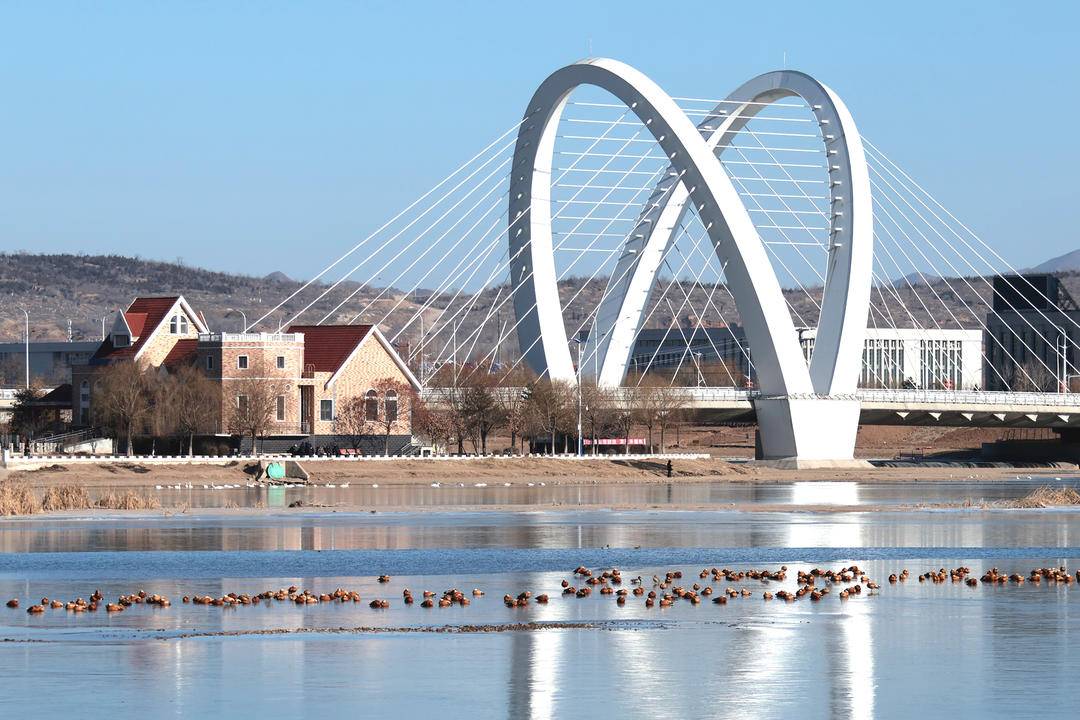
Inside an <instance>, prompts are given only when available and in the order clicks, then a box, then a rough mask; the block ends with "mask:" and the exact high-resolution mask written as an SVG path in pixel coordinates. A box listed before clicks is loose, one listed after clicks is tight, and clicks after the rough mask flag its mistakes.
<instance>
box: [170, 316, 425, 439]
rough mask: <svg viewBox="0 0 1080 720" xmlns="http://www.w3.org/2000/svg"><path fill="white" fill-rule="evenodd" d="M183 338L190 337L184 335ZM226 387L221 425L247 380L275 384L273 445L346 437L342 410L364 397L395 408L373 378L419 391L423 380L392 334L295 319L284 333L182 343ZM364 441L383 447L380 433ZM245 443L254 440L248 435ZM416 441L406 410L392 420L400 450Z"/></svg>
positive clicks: (378, 408) (379, 409)
mask: <svg viewBox="0 0 1080 720" xmlns="http://www.w3.org/2000/svg"><path fill="white" fill-rule="evenodd" d="M184 342H185V344H186V342H187V341H184ZM176 354H177V356H178V357H184V358H187V357H191V358H192V360H191V361H193V362H196V363H198V366H199V367H200V368H201V369H202V370H203V372H205V373H206V374H207V376H208V377H210V378H211V379H212V380H214V381H215V382H216V383H218V385H219V386H220V388H221V402H220V408H221V409H220V415H219V417H218V426H219V431H220V432H222V433H225V432H227V431H228V425H229V416H230V413H232V412H233V410H234V408H237V407H238V406H239V405H240V404H241V403H243V402H245V401H246V399H247V398H246V396H245V394H244V393H245V388H246V387H251V385H250V384H249V383H250V382H251V381H252V380H254V381H256V382H258V381H260V380H262V379H266V380H268V381H271V382H273V383H274V384H275V385H277V390H278V392H279V394H278V395H277V398H276V400H277V402H276V407H275V413H274V416H273V417H272V419H271V430H270V432H269V433H268V435H269V436H270V438H271V440H270V441H268V442H265V443H263V446H264V448H265V449H267V450H284V449H287V448H288V446H289V445H293V444H297V443H299V442H303V441H307V442H310V443H311V444H312V445H315V446H325V445H333V444H339V445H340V444H345V443H344V442H343V438H342V437H341V434H340V433H339V432H338V428H337V423H336V420H337V416H338V410H339V408H340V407H342V406H343V405H344V403H346V402H348V401H350V400H352V399H353V398H356V397H363V398H365V400H366V401H367V402H369V403H371V404H370V405H369V407H370V408H371V411H370V412H371V414H372V415H373V416H375V417H381V416H383V414H384V413H387V412H391V413H392V414H393V415H397V400H396V398H392V397H391V398H386V397H380V396H379V393H378V392H377V391H376V390H375V387H374V386H375V385H376V384H377V382H378V381H380V380H383V379H392V380H395V381H398V382H400V383H404V384H408V385H411V386H412V387H413V388H414V389H415V390H417V391H419V389H420V383H419V381H418V380H417V379H416V377H414V375H413V373H412V372H411V371H410V370H409V368H408V366H407V365H406V364H405V362H404V361H403V360H402V359H401V357H400V356H399V355H398V353H397V352H396V351H395V350H394V348H393V346H392V345H391V344H390V342H389V340H387V338H386V336H384V335H383V334H382V332H380V331H379V329H378V328H376V327H374V326H372V325H293V326H291V327H289V328H288V329H286V330H285V331H284V332H280V333H207V334H204V335H201V336H200V337H199V338H198V341H197V342H195V343H194V344H193V348H192V349H184V350H178V351H177V353H176ZM366 440H367V441H366V442H364V443H363V445H362V448H363V449H364V450H365V451H368V452H377V451H381V450H377V448H381V436H380V437H379V438H376V437H374V436H372V437H371V438H368V439H366ZM242 442H243V443H244V445H242V447H243V449H245V450H246V449H248V448H247V443H248V442H249V441H248V440H247V439H246V438H245V439H244V440H243V441H242ZM411 442H412V422H411V417H409V415H408V413H402V414H401V415H398V416H397V419H396V420H395V421H394V422H393V425H392V426H391V445H392V447H393V448H394V451H395V452H396V451H399V450H400V449H401V448H403V447H405V446H407V445H409V444H410V443H411Z"/></svg>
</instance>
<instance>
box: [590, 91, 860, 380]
mask: <svg viewBox="0 0 1080 720" xmlns="http://www.w3.org/2000/svg"><path fill="white" fill-rule="evenodd" d="M795 96H798V97H801V98H802V99H803V100H805V101H806V103H807V105H809V107H810V109H811V110H812V111H813V113H814V116H815V118H816V119H817V122H818V123H819V125H820V126H821V128H822V139H823V140H824V142H825V151H826V159H827V164H828V172H829V179H830V183H829V194H830V213H831V216H830V218H829V222H830V245H829V258H828V265H827V270H826V276H825V292H824V298H823V301H822V308H821V320H820V324H819V326H818V333H817V339H816V341H815V344H814V354H813V358H812V359H811V362H810V376H811V380H812V382H813V387H814V391H815V392H817V393H819V394H822V395H831V394H836V393H851V392H854V390H855V387H856V384H857V382H858V377H859V369H860V363H861V358H862V348H863V335H864V330H865V328H866V318H867V313H868V310H869V301H870V280H871V274H872V273H871V265H872V261H873V217H872V213H873V211H872V205H871V197H870V180H869V174H868V171H867V167H866V159H865V157H864V155H863V149H862V141H861V139H860V138H859V133H858V130H857V129H856V127H855V123H854V121H853V120H852V118H851V114H850V113H849V112H848V110H847V108H846V107H845V106H844V104H843V102H842V101H841V100H840V99H839V98H838V97H837V96H836V94H835V93H834V92H833V91H832V90H830V89H829V88H827V87H826V86H824V85H822V84H821V83H819V82H818V81H817V80H815V79H814V78H812V77H810V76H809V75H806V74H804V73H800V72H794V71H787V70H783V71H777V72H770V73H765V74H764V75H759V76H758V77H756V78H754V79H753V80H750V81H749V82H747V83H745V84H744V85H743V86H742V87H740V88H739V89H737V90H736V91H735V92H733V93H732V94H731V95H729V96H728V98H727V99H726V100H725V101H724V102H722V103H720V104H719V105H717V106H716V108H715V109H714V110H713V111H712V112H710V113H708V115H707V116H706V118H705V120H703V121H702V122H701V123H700V124H699V125H698V129H699V131H700V132H701V133H702V134H703V135H704V136H705V141H706V143H707V144H708V146H709V147H710V148H712V149H713V150H714V152H715V154H716V155H717V156H719V155H721V154H723V152H724V151H725V150H726V149H727V148H728V147H729V144H730V142H731V140H732V139H733V138H734V136H735V134H736V133H737V132H738V131H739V130H740V129H741V128H742V127H744V126H745V125H746V124H747V123H748V122H749V121H750V120H751V119H753V117H754V116H755V115H757V114H758V113H759V112H760V111H761V110H762V109H764V108H766V107H768V103H771V102H775V101H777V100H780V99H783V98H786V97H795ZM674 171H675V168H674V167H669V168H668V171H667V172H666V173H665V175H666V176H670V175H671V173H672V172H674ZM688 199H689V193H688V189H687V186H686V183H679V184H678V185H677V186H676V187H670V185H668V184H666V183H664V182H661V183H659V184H658V186H657V187H656V189H655V190H654V191H653V193H652V196H651V197H650V198H649V200H648V201H647V202H646V204H645V210H644V211H643V213H642V214H641V216H640V217H639V218H638V223H637V226H636V228H635V230H634V231H633V232H631V233H630V235H629V236H628V237H627V240H626V243H625V246H624V250H623V253H622V255H621V256H620V258H619V261H618V264H617V265H616V267H615V270H614V271H613V272H612V274H611V277H612V280H611V283H610V284H609V286H608V289H607V291H606V292H605V294H604V298H603V300H602V302H601V304H600V307H599V309H598V310H597V315H596V322H595V327H596V328H598V329H599V328H604V329H607V332H605V333H600V332H599V331H597V332H595V333H591V334H590V335H591V336H590V338H589V344H588V347H587V351H586V353H585V357H592V356H593V355H594V354H595V359H596V361H597V362H595V367H598V368H599V380H600V382H601V384H605V385H618V384H620V383H621V382H622V380H623V378H624V377H625V375H626V368H627V364H628V361H629V358H630V355H631V353H632V352H633V342H634V338H636V337H637V334H638V331H639V330H640V328H641V325H642V323H643V321H644V311H645V302H646V301H647V299H648V296H649V293H650V291H651V290H652V287H653V284H654V282H655V280H656V274H657V272H658V271H659V269H660V268H659V265H660V260H661V258H663V257H664V256H665V255H666V253H667V252H668V250H669V248H670V246H671V244H672V243H673V242H674V240H675V228H677V227H679V224H680V223H681V222H682V218H683V216H684V215H685V213H686V210H687V200H688ZM736 299H737V300H738V298H736ZM741 309H742V308H741V306H740V311H741ZM751 347H753V342H751ZM755 355H756V353H755ZM593 367H594V363H585V365H584V367H583V369H582V370H583V372H586V373H590V372H591V371H592V368H593ZM765 390H766V392H767V391H768V388H765Z"/></svg>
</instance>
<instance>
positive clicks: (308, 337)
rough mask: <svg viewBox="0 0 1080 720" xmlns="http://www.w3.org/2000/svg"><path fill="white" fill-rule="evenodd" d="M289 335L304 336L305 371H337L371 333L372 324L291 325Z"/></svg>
mask: <svg viewBox="0 0 1080 720" xmlns="http://www.w3.org/2000/svg"><path fill="white" fill-rule="evenodd" d="M288 332H291V333H303V334H304V368H305V369H310V370H314V371H315V372H329V373H334V372H337V371H338V369H339V368H340V367H341V366H342V365H344V364H345V361H346V360H348V359H349V356H350V355H352V352H353V350H355V349H356V346H357V345H359V344H360V343H361V342H362V341H363V339H364V338H365V337H367V334H368V333H369V332H371V326H370V325H290V326H289V329H288Z"/></svg>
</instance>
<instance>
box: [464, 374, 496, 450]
mask: <svg viewBox="0 0 1080 720" xmlns="http://www.w3.org/2000/svg"><path fill="white" fill-rule="evenodd" d="M461 414H462V419H463V420H464V425H465V428H466V429H467V431H468V433H469V437H470V438H471V439H472V442H473V449H474V450H477V451H478V452H480V453H481V454H487V441H488V435H490V434H491V432H492V430H494V429H495V428H497V427H501V426H502V425H503V424H504V423H505V421H506V416H505V413H504V410H503V406H502V404H501V403H500V402H499V387H498V377H496V376H495V375H494V374H493V373H492V372H491V371H490V368H488V367H477V368H474V369H473V371H472V372H470V373H469V374H468V375H467V376H466V377H465V378H464V379H463V381H462V387H461Z"/></svg>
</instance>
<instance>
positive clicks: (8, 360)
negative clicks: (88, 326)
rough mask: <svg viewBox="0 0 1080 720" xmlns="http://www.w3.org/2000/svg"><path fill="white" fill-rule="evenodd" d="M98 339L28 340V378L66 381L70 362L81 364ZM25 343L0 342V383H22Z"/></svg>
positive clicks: (47, 381)
mask: <svg viewBox="0 0 1080 720" xmlns="http://www.w3.org/2000/svg"><path fill="white" fill-rule="evenodd" d="M98 345H100V343H98V342H96V341H92V342H66V341H63V340H43V341H34V340H31V341H30V352H29V357H30V380H31V382H37V383H39V384H42V383H43V384H46V385H56V384H58V383H61V382H67V378H68V374H69V373H70V370H71V366H72V365H80V364H83V363H85V362H86V361H87V359H89V357H90V356H91V355H93V354H94V351H95V350H97V348H98ZM26 358H27V347H26V343H25V342H5V343H0V374H2V375H3V377H0V384H3V385H6V386H9V387H11V386H22V385H24V384H25V383H26Z"/></svg>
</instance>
